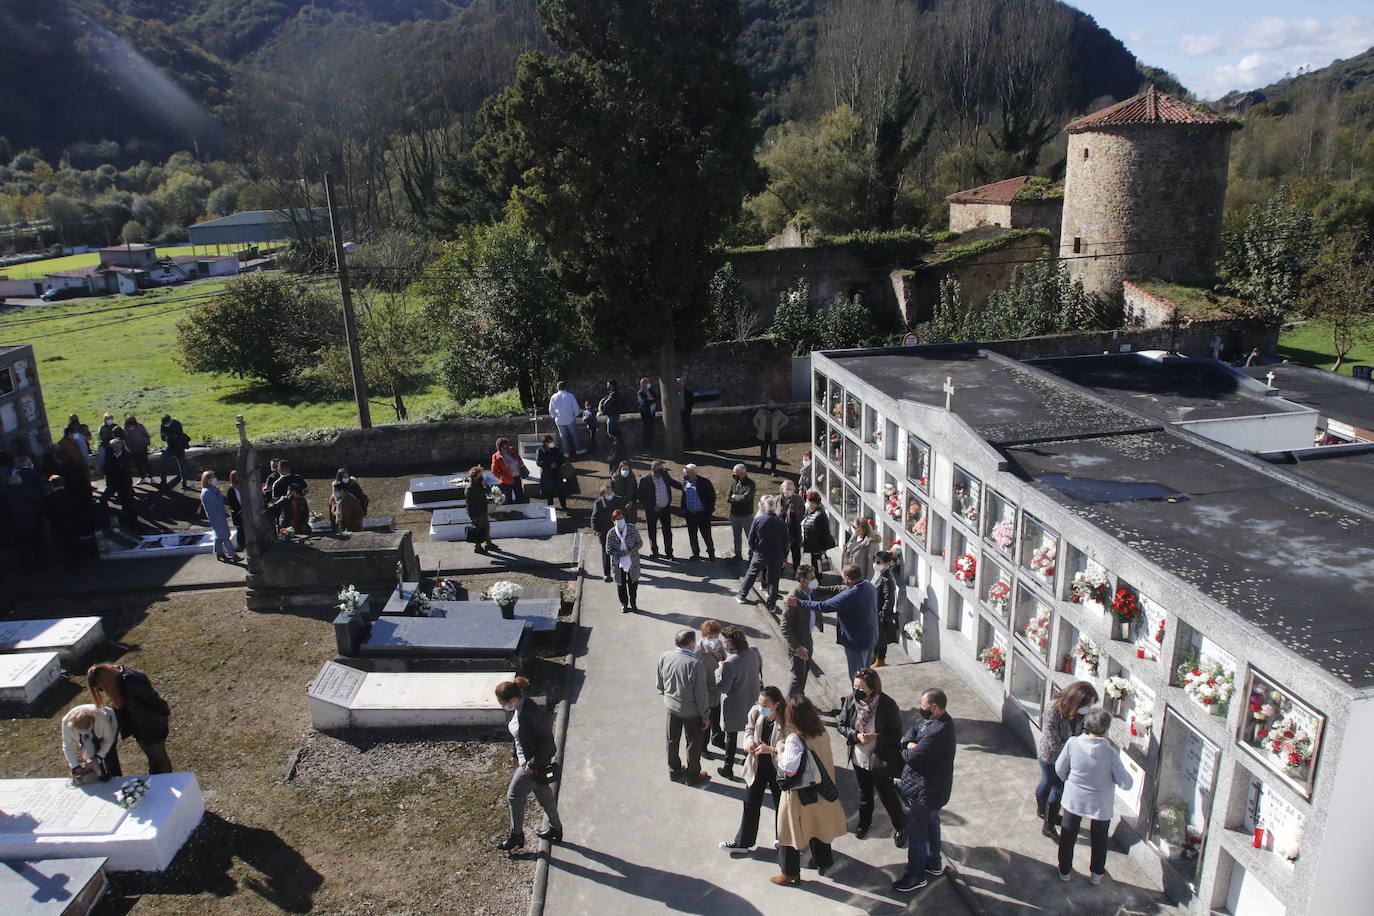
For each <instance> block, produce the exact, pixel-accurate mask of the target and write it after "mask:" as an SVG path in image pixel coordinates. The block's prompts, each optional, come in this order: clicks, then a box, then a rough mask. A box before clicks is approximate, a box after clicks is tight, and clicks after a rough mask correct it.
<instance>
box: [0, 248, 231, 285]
mask: <svg viewBox="0 0 1374 916" xmlns="http://www.w3.org/2000/svg"><path fill="white" fill-rule="evenodd" d="M157 251H158V254H160V255H182V254H215V253H216V252H215V246H214V245H159V246H157ZM220 253H222V254H232V253H233V252H231V251H230V250H229V249H228V248H222V250H221V252H220ZM99 263H100V252H98V251H88V252H86V253H85V254H69V255H67V256H66V257H62V258H45V259H44V260H42V261H29V262H27V263H25V264H11V265H10V266H9V267H0V277H9V278H10V279H11V280H34V279H37V278H39V277H46V276H47V275H48V274H50V273H53V272H54V271H58V270H76V269H77V268H78V267H92V266H94V265H96V264H99Z"/></svg>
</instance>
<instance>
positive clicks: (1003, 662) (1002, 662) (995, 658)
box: [978, 646, 1007, 678]
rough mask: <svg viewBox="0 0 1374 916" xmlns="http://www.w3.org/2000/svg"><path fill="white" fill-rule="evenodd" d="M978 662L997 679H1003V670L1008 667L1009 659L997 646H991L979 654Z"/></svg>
mask: <svg viewBox="0 0 1374 916" xmlns="http://www.w3.org/2000/svg"><path fill="white" fill-rule="evenodd" d="M978 661H980V662H982V663H983V667H984V668H986V669H987V670H988V671H989V672H991V673H992V675H993V676H994V677H996V678H1001V677H1002V672H1003V670H1005V669H1006V667H1007V658H1006V656H1005V655H1003V654H1002V650H1001V649H999V648H997V647H996V646H989V647H988V648H986V649H984V650H983V651H982V652H980V653H979V654H978Z"/></svg>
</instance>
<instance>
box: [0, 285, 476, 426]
mask: <svg viewBox="0 0 1374 916" xmlns="http://www.w3.org/2000/svg"><path fill="white" fill-rule="evenodd" d="M224 283H225V281H223V280H204V281H201V282H199V283H190V284H186V285H183V286H177V287H172V288H166V289H160V290H157V291H152V292H147V293H144V294H142V295H140V296H106V297H103V298H93V299H77V300H68V301H65V302H57V303H52V304H50V305H42V306H33V307H29V308H16V309H12V310H9V311H6V312H4V313H2V314H0V344H23V343H29V344H33V349H34V354H35V357H36V359H37V362H38V378H39V381H40V382H41V383H42V386H43V400H44V403H45V406H46V409H47V412H48V420H49V423H50V424H51V425H52V426H53V427H54V428H53V430H52V434H53V438H54V439H57V438H58V437H60V436H61V435H62V428H63V427H64V426H65V425H66V420H67V416H68V415H69V414H72V413H76V414H79V415H80V416H81V419H82V420H83V421H85V422H86V423H89V424H90V425H91V426H92V427H94V426H95V425H96V424H97V423H98V422H99V420H100V415H101V414H103V413H104V412H105V411H107V410H108V411H110V412H111V413H113V414H115V416H116V417H118V418H120V419H121V420H122V419H123V414H124V412H126V411H128V412H132V413H134V414H137V415H138V418H139V419H140V420H142V421H143V422H144V423H145V424H146V425H147V426H149V428H150V429H152V430H153V431H154V434H155V435H156V430H157V425H158V424H157V420H158V418H159V417H161V416H162V414H163V413H164V412H167V413H171V414H172V415H173V416H175V417H177V418H178V419H180V420H181V421H182V422H183V423H184V424H185V427H186V432H187V434H188V435H190V436H191V438H192V440H194V441H196V442H201V441H204V440H206V439H209V438H211V437H216V436H217V437H222V438H229V439H233V438H237V433H236V432H235V430H234V418H235V416H236V415H238V414H243V416H244V418H245V419H246V420H247V421H248V425H249V429H250V430H251V431H252V432H254V433H256V434H262V433H268V432H276V431H280V430H283V429H301V428H315V427H322V426H347V425H354V424H356V422H357V414H356V411H355V409H354V406H353V402H352V400H340V401H314V400H309V399H308V398H306V397H304V396H292V395H282V394H280V393H262V392H259V391H257V390H255V389H254V387H253V386H251V385H250V384H248V383H247V382H244V381H241V380H239V379H235V378H231V377H227V376H214V375H199V374H195V375H193V374H191V373H188V372H186V371H185V370H183V369H182V368H181V367H180V366H178V365H177V364H176V361H175V359H174V356H175V355H176V321H177V319H178V318H180V317H181V316H182V315H183V314H184V312H185V310H186V309H187V308H191V307H193V306H194V305H195V304H196V303H197V302H200V301H204V299H205V298H207V296H208V295H211V294H213V293H215V292H217V291H219V290H220V289H223V287H224ZM405 400H406V407H407V408H408V409H409V412H410V415H411V416H412V417H415V416H418V415H420V414H421V413H423V412H424V411H426V410H429V409H434V408H438V407H441V406H445V405H451V404H452V403H453V402H452V399H451V398H450V397H449V395H448V393H447V392H445V391H444V390H443V389H442V388H441V387H440V386H439V385H437V384H431V385H429V386H428V387H427V388H425V389H424V390H423V391H419V392H416V393H414V394H410V395H406V398H405ZM394 416H395V415H394V413H393V412H392V409H391V404H390V401H389V400H385V399H382V398H379V397H377V396H374V397H373V399H372V417H373V420H374V422H378V423H386V422H390V421H392V420H393V419H394Z"/></svg>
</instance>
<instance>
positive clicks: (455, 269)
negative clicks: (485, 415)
mask: <svg viewBox="0 0 1374 916" xmlns="http://www.w3.org/2000/svg"><path fill="white" fill-rule="evenodd" d="M420 288H421V291H422V294H423V295H424V297H425V307H426V312H427V314H428V315H429V318H430V322H431V325H432V326H436V327H438V328H441V329H442V330H441V331H440V333H441V335H442V336H443V337H444V338H445V340H444V343H445V348H444V362H443V367H442V370H441V372H442V376H443V381H444V386H445V387H446V388H447V389H448V390H449V392H450V393H451V394H452V395H453V396H454V398H456V399H457V400H460V401H465V400H468V399H470V398H473V397H479V396H482V395H488V394H495V393H496V392H498V391H504V390H506V389H507V388H515V389H516V390H517V391H519V393H520V404H521V406H522V407H524V408H526V409H532V408H534V407H535V406H537V405H538V404H539V403H540V401H541V399H542V398H543V397H545V396H546V395H547V394H548V393H549V392H550V390H551V389H552V388H553V383H554V382H555V381H556V380H557V379H558V376H559V375H560V374H561V372H562V370H563V367H564V366H565V365H566V364H567V363H568V362H569V361H570V360H571V359H572V358H573V356H574V354H576V353H577V352H579V350H580V349H581V347H580V343H581V340H582V335H581V334H580V333H579V321H578V315H577V309H576V307H575V306H574V304H573V301H572V299H571V297H570V296H569V295H568V293H567V290H566V289H565V288H564V286H563V285H562V284H561V283H559V282H558V280H557V279H556V278H555V277H554V274H553V265H552V262H551V260H550V257H549V253H548V250H547V248H546V247H545V246H544V243H543V242H542V241H541V240H540V239H539V238H537V237H536V236H534V235H532V234H530V233H528V232H524V231H522V230H521V229H519V228H518V227H516V226H514V225H513V224H512V223H510V222H509V221H508V222H502V223H497V224H496V225H495V226H491V227H488V228H485V229H477V230H475V231H474V232H472V234H470V235H469V236H467V237H466V238H464V239H462V240H461V241H459V242H454V243H450V244H448V245H447V246H446V248H445V249H444V251H443V253H442V254H441V255H440V257H439V259H438V260H437V261H436V262H435V263H434V264H433V266H432V267H431V268H430V269H429V271H428V277H427V278H426V279H425V280H424V282H423V283H422V284H421V286H420Z"/></svg>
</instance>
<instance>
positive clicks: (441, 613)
mask: <svg viewBox="0 0 1374 916" xmlns="http://www.w3.org/2000/svg"><path fill="white" fill-rule="evenodd" d="M561 605H562V602H561V601H560V600H559V599H557V598H525V597H521V599H520V600H519V601H517V602H516V603H515V619H516V620H525V621H528V622H529V624H530V629H532V630H533V631H534V632H536V633H547V632H552V631H553V630H555V629H557V628H558V610H559V607H560V606H561ZM429 616H430V617H431V618H442V619H445V620H468V619H473V618H488V619H490V618H492V617H497V618H499V617H500V616H501V606H500V605H499V604H497V603H496V602H495V601H431V602H430V603H429Z"/></svg>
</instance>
